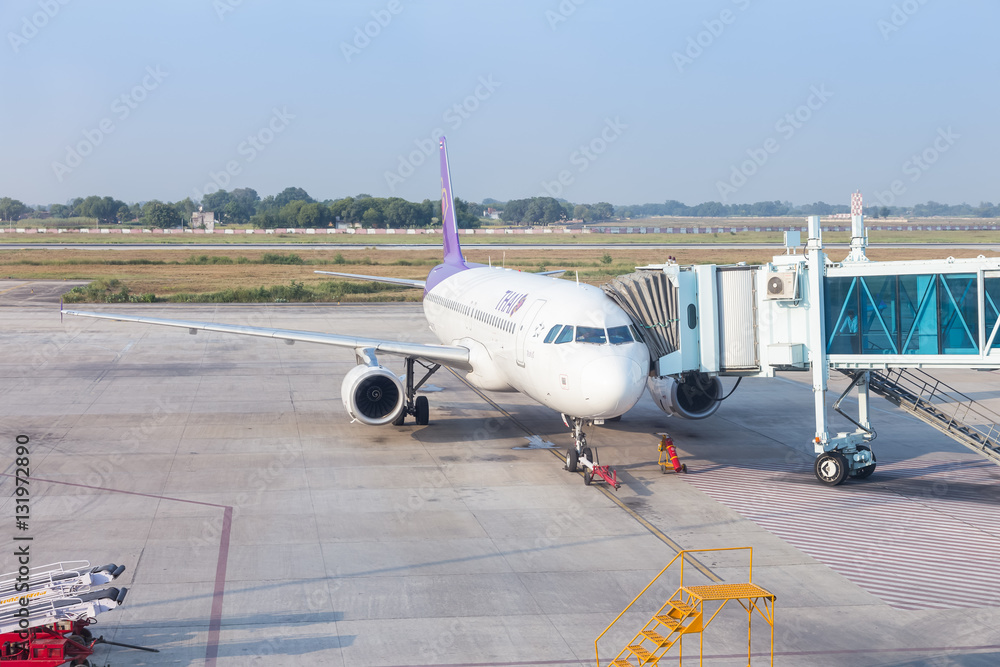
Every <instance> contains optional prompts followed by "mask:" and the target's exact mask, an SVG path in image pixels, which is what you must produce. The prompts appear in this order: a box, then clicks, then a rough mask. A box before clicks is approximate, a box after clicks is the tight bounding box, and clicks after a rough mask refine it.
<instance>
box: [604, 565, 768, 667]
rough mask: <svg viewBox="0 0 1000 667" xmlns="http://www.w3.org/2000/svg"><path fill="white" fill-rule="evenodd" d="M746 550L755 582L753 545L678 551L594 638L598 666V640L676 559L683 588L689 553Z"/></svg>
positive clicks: (751, 581)
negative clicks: (679, 562) (686, 557)
mask: <svg viewBox="0 0 1000 667" xmlns="http://www.w3.org/2000/svg"><path fill="white" fill-rule="evenodd" d="M746 550H749V551H750V574H749V577H750V583H753V547H725V548H722V549H684V550H683V551H678V552H677V555H676V556H674V557H673V558H671V559H670V562H669V563H667V564H666V566H665V567H664V568H663V569H662V570H660V571H659V573H657V575H656V576H655V577H653V580H652V581H650V582H649V583H648V584H646V587H645V588H643V589H642V590H641V591H640V592H639V594H638V595H636V596H635V598H633V600H632V601H631V602H629V603H628V607H625V608H624V609H622V612H621V613H620V614H618V616H616V617H615V620H613V621H611V624H610V625H609V626H608V627H606V628H604V632H602V633H601V634H599V635H598V636H597V639H595V640H594V657H595V659H596V661H597V667H601V654H600V652H599V651H598V649H597V642H599V641H601V637H603V636H604V635H606V634H607V632H608V630H610V629H611V627H612V626H613V625H614V624H615V623H617V622H618V621H619V619H621V617H622V616H624V615H625V612H627V611H628V610H629V608H630V607H631V606H632V605H634V604H635V603H636V602H637V601H638V600H639V598H641V597H642V596H643V595H644V594H645V593H646V591H648V590H649V587H650V586H652V585H653V584H654V583H656V580H657V579H659V578H660V575H662V574H663V573H664V572H666V571H667V570H669V569H670V566H671V565H673V564H674V561H676V560H677V559H678V558H680V559H681V588H683V587H684V560H685V556H687V554H695V553H705V552H708V551H746Z"/></svg>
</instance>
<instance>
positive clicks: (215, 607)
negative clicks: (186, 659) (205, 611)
mask: <svg viewBox="0 0 1000 667" xmlns="http://www.w3.org/2000/svg"><path fill="white" fill-rule="evenodd" d="M0 477H14V475H10V474H7V473H0ZM31 481H33V482H47V483H49V484H59V485H62V486H74V487H77V488H80V489H93V490H95V491H107V492H109V493H123V494H125V495H127V496H140V497H142V498H155V499H157V500H171V501H173V502H177V503H187V504H189V505H203V506H206V507H218V508H221V509H222V510H223V516H222V534H221V535H220V538H219V558H218V560H217V561H216V564H215V585H214V587H213V591H212V612H211V615H210V616H209V621H208V643H207V645H206V647H205V666H206V667H214V666H215V664H216V661H217V660H218V657H219V634H220V632H221V630H222V601H223V597H224V595H225V592H226V566H227V564H228V562H229V535H230V532H231V531H232V527H233V508H232V506H231V505H219V504H217V503H206V502H203V501H200V500H185V499H183V498H171V497H169V496H158V495H156V494H153V493H141V492H139V491H123V490H122V489H109V488H107V487H103V486H91V485H89V484H78V483H76V482H60V481H56V480H54V479H41V478H38V477H33V478H32V480H31Z"/></svg>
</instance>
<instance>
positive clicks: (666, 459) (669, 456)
mask: <svg viewBox="0 0 1000 667" xmlns="http://www.w3.org/2000/svg"><path fill="white" fill-rule="evenodd" d="M656 435H658V436H660V442H659V444H658V445H657V446H656V449H657V451H659V453H660V456H659V458H658V459H657V461H656V463H657V465H659V466H660V472H662V473H663V474H664V475H666V474H667V466H668V465H669V466H670V467H672V468H673V469H674V472H683V473H686V472H687V471H688V467H687V464H686V463H681V460H680V458H678V456H677V448H676V447H674V439H673V438H671V437H670V436H669V435H668V434H666V433H657V434H656Z"/></svg>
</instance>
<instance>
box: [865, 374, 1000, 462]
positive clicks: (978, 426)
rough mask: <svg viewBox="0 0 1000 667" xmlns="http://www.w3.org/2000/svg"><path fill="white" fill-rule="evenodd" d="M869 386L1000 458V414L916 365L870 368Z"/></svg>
mask: <svg viewBox="0 0 1000 667" xmlns="http://www.w3.org/2000/svg"><path fill="white" fill-rule="evenodd" d="M869 386H870V387H871V388H872V390H873V391H875V392H876V393H878V394H879V395H881V396H883V397H885V398H887V399H889V400H890V401H892V402H893V403H895V404H896V405H899V406H900V407H902V408H904V409H906V410H909V411H910V412H913V413H914V414H917V415H918V416H923V417H926V418H925V419H924V421H926V422H927V423H928V424H930V425H932V426H934V427H935V428H937V429H938V430H940V431H942V432H943V433H945V434H947V435H949V436H951V437H952V438H953V439H955V440H957V441H959V442H961V443H962V444H964V445H966V446H967V447H970V448H972V449H974V450H977V451H979V452H980V453H983V454H986V455H987V456H989V457H990V458H994V459H995V460H1000V414H997V413H996V412H994V411H992V410H990V409H989V408H987V407H985V406H983V405H982V404H980V403H978V402H977V401H976V400H975V399H973V398H971V397H969V396H967V395H965V394H963V393H962V392H960V391H958V390H957V389H955V388H954V387H951V386H950V385H948V384H946V383H944V382H942V381H941V380H939V379H937V378H935V377H934V376H932V375H930V374H929V373H926V372H925V371H922V370H920V369H915V368H911V369H905V368H893V369H889V370H887V371H871V375H870V380H869Z"/></svg>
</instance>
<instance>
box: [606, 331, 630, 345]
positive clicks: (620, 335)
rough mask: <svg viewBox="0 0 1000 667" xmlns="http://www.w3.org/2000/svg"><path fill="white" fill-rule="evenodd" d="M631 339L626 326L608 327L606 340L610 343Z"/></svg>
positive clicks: (628, 341) (627, 341) (625, 341)
mask: <svg viewBox="0 0 1000 667" xmlns="http://www.w3.org/2000/svg"><path fill="white" fill-rule="evenodd" d="M632 340H633V339H632V334H631V332H629V329H628V327H611V328H610V329H608V342H609V343H611V344H612V345H621V344H622V343H631V342H632Z"/></svg>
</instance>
